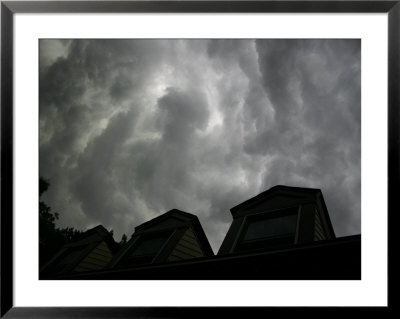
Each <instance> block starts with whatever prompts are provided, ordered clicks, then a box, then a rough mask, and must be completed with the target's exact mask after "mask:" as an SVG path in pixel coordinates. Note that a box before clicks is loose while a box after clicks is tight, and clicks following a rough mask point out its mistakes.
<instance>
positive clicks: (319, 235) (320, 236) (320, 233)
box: [314, 210, 326, 241]
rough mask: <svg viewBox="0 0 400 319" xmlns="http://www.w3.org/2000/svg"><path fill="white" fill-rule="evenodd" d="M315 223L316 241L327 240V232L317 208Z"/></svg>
mask: <svg viewBox="0 0 400 319" xmlns="http://www.w3.org/2000/svg"><path fill="white" fill-rule="evenodd" d="M314 225H315V232H314V241H319V240H325V239H326V233H325V231H324V229H323V227H322V223H321V217H320V216H319V213H318V211H317V210H315V215H314Z"/></svg>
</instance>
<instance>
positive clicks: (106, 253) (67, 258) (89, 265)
mask: <svg viewBox="0 0 400 319" xmlns="http://www.w3.org/2000/svg"><path fill="white" fill-rule="evenodd" d="M117 250H118V244H117V243H116V242H115V241H114V238H113V236H112V235H111V234H110V233H109V232H108V231H107V229H105V228H104V227H103V226H101V225H99V226H96V227H94V228H91V229H89V230H87V231H86V232H84V233H83V234H81V235H79V237H78V238H77V239H76V240H75V241H74V242H72V243H69V244H66V245H64V247H63V248H62V249H61V250H60V251H59V252H58V254H56V255H55V256H54V257H53V258H52V259H51V260H50V261H49V262H48V263H47V264H45V265H44V266H43V267H42V269H41V270H40V275H41V276H47V275H49V274H66V273H71V272H82V271H89V270H98V269H103V268H105V267H106V266H107V265H108V263H109V262H110V261H111V260H112V258H113V257H114V255H115V254H116V252H117Z"/></svg>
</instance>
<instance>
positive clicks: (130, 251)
mask: <svg viewBox="0 0 400 319" xmlns="http://www.w3.org/2000/svg"><path fill="white" fill-rule="evenodd" d="M206 256H214V253H213V251H212V249H211V246H210V244H209V242H208V239H207V237H206V235H205V233H204V231H203V228H202V227H201V224H200V221H199V219H198V218H197V216H195V215H192V214H189V213H186V212H183V211H180V210H177V209H173V210H170V211H168V212H167V213H165V214H163V215H161V216H158V217H156V218H154V219H152V220H150V221H148V222H145V223H143V224H141V225H140V226H137V227H136V228H135V232H134V234H133V235H132V238H131V239H130V240H129V241H128V243H127V244H126V245H125V246H124V247H123V249H121V251H120V252H119V253H118V254H117V255H116V256H115V258H114V259H113V260H112V261H111V263H110V264H109V267H110V268H121V267H128V266H135V265H141V264H155V263H165V262H170V261H179V260H184V259H192V258H200V257H206Z"/></svg>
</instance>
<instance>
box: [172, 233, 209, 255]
mask: <svg viewBox="0 0 400 319" xmlns="http://www.w3.org/2000/svg"><path fill="white" fill-rule="evenodd" d="M203 256H204V252H203V249H202V248H201V245H200V243H199V241H198V239H197V237H196V235H195V234H194V232H193V230H192V229H191V228H189V229H187V230H186V231H185V233H184V234H183V236H182V237H181V239H180V240H179V242H178V243H177V245H176V246H175V248H174V249H173V251H172V252H171V254H170V255H169V257H168V259H167V261H178V260H183V259H191V258H199V257H203Z"/></svg>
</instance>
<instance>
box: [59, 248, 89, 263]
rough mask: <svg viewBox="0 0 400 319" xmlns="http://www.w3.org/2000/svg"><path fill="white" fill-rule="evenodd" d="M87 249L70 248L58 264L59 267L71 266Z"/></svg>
mask: <svg viewBox="0 0 400 319" xmlns="http://www.w3.org/2000/svg"><path fill="white" fill-rule="evenodd" d="M85 248H86V246H84V247H77V248H70V249H69V250H68V251H67V252H66V253H65V254H64V256H63V257H62V258H61V259H60V261H59V262H58V263H57V266H60V267H61V266H66V265H69V264H70V263H72V262H74V261H75V260H76V258H77V257H78V256H79V255H80V254H81V253H82V252H83V250H84V249H85Z"/></svg>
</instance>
